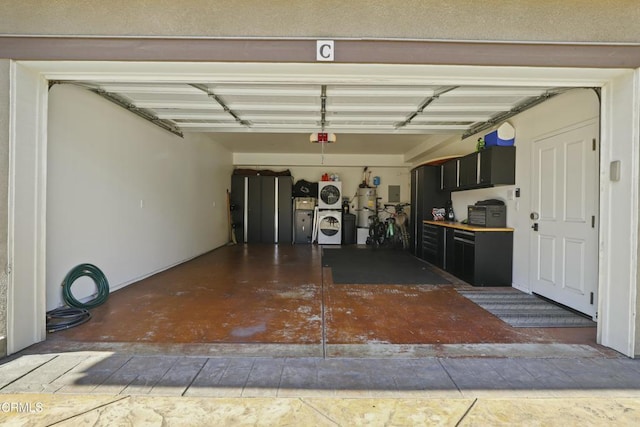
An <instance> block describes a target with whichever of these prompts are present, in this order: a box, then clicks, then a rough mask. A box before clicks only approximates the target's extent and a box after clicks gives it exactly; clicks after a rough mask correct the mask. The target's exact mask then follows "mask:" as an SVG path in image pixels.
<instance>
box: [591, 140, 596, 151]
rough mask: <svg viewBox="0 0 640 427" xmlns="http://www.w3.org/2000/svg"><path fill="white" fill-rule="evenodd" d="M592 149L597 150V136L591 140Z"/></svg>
mask: <svg viewBox="0 0 640 427" xmlns="http://www.w3.org/2000/svg"><path fill="white" fill-rule="evenodd" d="M591 150H592V151H596V139H595V138H593V139H592V140H591Z"/></svg>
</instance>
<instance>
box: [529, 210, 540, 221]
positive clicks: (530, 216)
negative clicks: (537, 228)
mask: <svg viewBox="0 0 640 427" xmlns="http://www.w3.org/2000/svg"><path fill="white" fill-rule="evenodd" d="M529 218H531V219H532V220H534V221H536V220H537V219H538V218H540V215H538V212H531V214H530V215H529Z"/></svg>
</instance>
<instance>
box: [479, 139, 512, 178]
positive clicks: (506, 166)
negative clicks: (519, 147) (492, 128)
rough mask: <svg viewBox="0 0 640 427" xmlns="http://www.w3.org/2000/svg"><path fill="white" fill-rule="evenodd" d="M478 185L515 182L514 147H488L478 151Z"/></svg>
mask: <svg viewBox="0 0 640 427" xmlns="http://www.w3.org/2000/svg"><path fill="white" fill-rule="evenodd" d="M478 155H479V157H480V162H479V164H480V173H479V178H480V179H479V185H481V186H483V187H484V186H493V185H514V184H515V183H516V147H513V146H509V147H501V146H495V147H489V148H487V149H484V150H482V151H480V152H478Z"/></svg>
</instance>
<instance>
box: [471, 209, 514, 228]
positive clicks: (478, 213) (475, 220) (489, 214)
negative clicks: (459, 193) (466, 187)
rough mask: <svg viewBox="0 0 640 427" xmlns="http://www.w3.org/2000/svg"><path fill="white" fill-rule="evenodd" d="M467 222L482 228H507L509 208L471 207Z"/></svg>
mask: <svg viewBox="0 0 640 427" xmlns="http://www.w3.org/2000/svg"><path fill="white" fill-rule="evenodd" d="M467 222H468V224H469V225H475V226H480V227H506V226H507V207H506V206H505V205H469V206H468V207H467Z"/></svg>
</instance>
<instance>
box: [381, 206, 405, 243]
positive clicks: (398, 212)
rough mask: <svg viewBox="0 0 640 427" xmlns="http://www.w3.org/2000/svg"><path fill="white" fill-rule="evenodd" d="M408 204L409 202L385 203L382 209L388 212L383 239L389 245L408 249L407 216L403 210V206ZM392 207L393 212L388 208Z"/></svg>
mask: <svg viewBox="0 0 640 427" xmlns="http://www.w3.org/2000/svg"><path fill="white" fill-rule="evenodd" d="M407 206H409V203H396V204H393V203H385V205H384V211H385V212H387V213H388V214H389V217H388V218H387V220H386V221H385V222H386V231H385V240H386V242H387V244H388V245H389V246H394V247H398V248H400V247H401V248H402V249H403V250H407V249H409V231H408V227H407V226H408V224H409V217H408V216H407V214H406V213H405V211H404V208H405V207H407ZM390 207H393V212H390V211H389V210H388V209H389V208H390Z"/></svg>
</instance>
